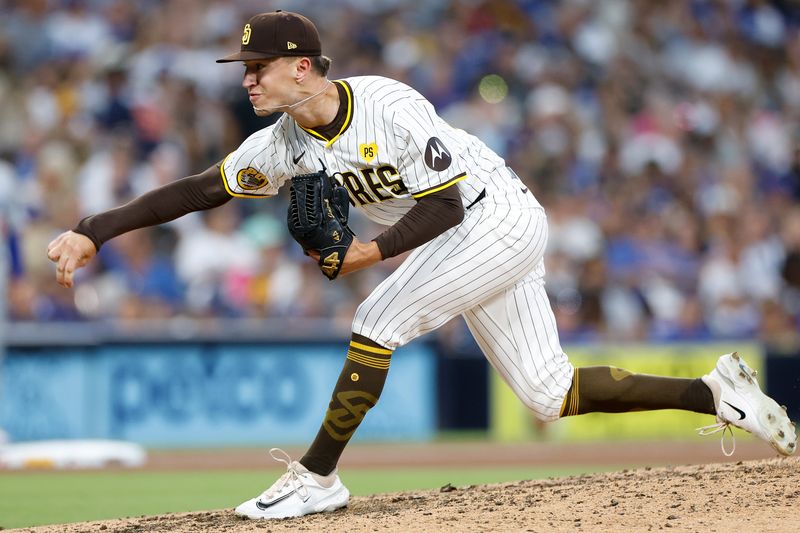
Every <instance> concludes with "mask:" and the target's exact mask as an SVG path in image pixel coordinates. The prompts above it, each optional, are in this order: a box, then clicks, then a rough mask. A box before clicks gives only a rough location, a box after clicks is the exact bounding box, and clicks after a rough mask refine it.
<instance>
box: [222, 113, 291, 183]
mask: <svg viewBox="0 0 800 533" xmlns="http://www.w3.org/2000/svg"><path fill="white" fill-rule="evenodd" d="M274 129H275V126H274V125H273V126H270V127H267V128H264V129H262V130H259V131H257V132H255V133H254V134H252V135H251V136H250V137H248V138H247V139H245V141H244V142H243V143H242V144H241V145H240V146H239V148H237V149H236V150H234V151H233V152H231V153H230V154H228V156H227V157H225V159H224V160H223V161H222V164H221V165H220V167H219V170H220V174H221V176H222V182H223V184H224V185H225V189H226V190H227V191H228V193H229V194H230V195H231V196H237V197H244V198H254V197H267V196H275V195H276V194H278V189H279V188H280V186H281V184H282V183H283V182H284V181H285V175H286V170H285V164H284V162H283V159H284V158H285V155H284V154H285V153H286V150H285V148H284V147H283V146H280V145H281V144H282V143H281V137H282V136H280V135H275V134H274V133H275V132H274Z"/></svg>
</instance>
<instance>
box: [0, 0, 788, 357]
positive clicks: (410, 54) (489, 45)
mask: <svg viewBox="0 0 800 533" xmlns="http://www.w3.org/2000/svg"><path fill="white" fill-rule="evenodd" d="M0 6H1V7H2V14H3V16H2V19H0V212H2V213H3V215H4V216H3V218H4V225H5V233H6V239H5V240H6V242H7V246H8V250H9V251H10V255H9V257H10V265H11V269H10V270H11V272H10V282H9V286H8V290H9V293H8V294H9V296H8V313H9V315H10V317H11V319H12V320H20V321H21V320H26V321H27V320H33V321H43V322H46V321H56V320H94V319H119V320H123V321H127V320H136V319H141V318H147V319H167V318H170V317H205V318H208V317H224V318H238V317H248V318H275V319H279V318H287V319H292V318H296V317H330V316H333V317H334V318H335V319H336V320H337V321H339V322H341V324H342V327H344V328H346V327H347V324H349V320H350V317H351V316H352V312H353V311H354V309H355V307H356V306H357V305H358V303H359V302H360V301H361V299H362V298H363V297H364V296H365V295H366V294H368V292H369V291H370V290H371V289H372V288H373V287H374V286H375V285H376V284H377V283H378V282H380V280H382V279H383V278H384V277H385V276H386V275H387V273H388V272H390V271H391V270H392V269H393V268H395V267H396V265H397V261H399V260H400V259H397V260H394V261H387V262H385V263H383V264H381V265H379V266H378V267H375V268H373V269H370V270H368V271H365V272H361V273H358V274H355V275H352V276H348V277H346V278H343V279H341V280H337V281H336V282H335V283H329V282H328V281H327V280H325V279H324V278H323V277H322V276H321V275H320V274H319V272H318V270H317V268H316V266H315V265H314V264H313V263H312V262H311V261H310V260H309V259H308V258H305V257H304V256H303V255H302V253H300V250H299V247H298V246H297V245H296V244H295V243H294V242H293V241H291V240H290V239H289V240H287V235H288V234H287V231H286V230H285V227H284V217H285V205H286V202H285V198H278V199H260V200H251V199H242V200H234V201H232V202H230V203H228V204H226V206H224V207H222V208H220V209H216V210H211V211H208V212H203V213H194V214H192V215H189V216H187V217H184V218H182V219H179V220H177V221H175V222H172V223H169V224H166V225H164V226H161V227H156V228H150V229H144V230H139V231H135V232H131V233H130V234H127V235H124V236H122V237H119V238H117V239H114V240H112V241H110V242H108V243H106V244H105V245H104V246H103V247H102V249H101V251H100V254H99V256H98V258H97V259H96V260H95V261H93V262H92V263H91V265H90V266H89V267H87V268H86V269H84V270H83V271H82V272H81V273H80V275H79V276H78V282H77V284H76V288H75V289H74V290H65V289H62V288H60V287H59V286H57V285H56V283H55V281H54V267H53V266H52V265H51V264H50V263H49V262H48V260H47V258H46V254H45V249H46V245H47V243H48V242H49V240H51V239H52V238H53V237H55V236H56V235H57V234H58V233H60V232H61V231H63V230H64V229H69V228H72V227H74V226H75V224H76V223H77V222H78V221H79V220H80V219H81V218H82V217H84V216H87V215H89V214H92V213H96V212H97V211H100V210H105V209H108V208H111V207H114V206H116V205H119V204H122V203H124V202H127V201H128V200H130V199H131V198H133V197H135V196H137V195H139V194H141V193H143V192H145V191H148V190H150V189H152V188H154V187H157V186H159V185H162V184H164V183H167V182H169V181H171V180H175V179H178V178H180V177H183V176H187V175H191V174H195V173H199V172H201V171H202V170H204V169H206V168H208V167H209V166H210V165H213V164H214V163H216V162H218V161H220V160H221V159H222V158H223V157H224V156H225V155H227V153H229V152H230V151H232V150H233V149H235V148H236V146H237V145H238V144H239V143H240V142H241V141H242V140H243V139H244V138H245V137H246V136H247V135H249V134H250V133H251V132H253V131H255V130H257V129H259V128H261V127H264V126H265V125H267V124H269V120H270V119H259V118H257V117H255V116H254V115H253V113H252V110H251V109H250V107H249V105H248V101H247V98H246V95H245V93H244V90H243V89H241V87H240V82H241V76H242V69H241V65H237V64H230V65H218V64H215V63H214V60H215V59H216V58H218V57H222V56H223V55H225V54H227V53H229V52H231V51H233V50H236V49H237V48H238V45H239V39H240V35H241V27H242V24H243V22H244V21H246V20H247V18H249V16H251V15H252V14H255V13H258V12H263V11H269V10H272V9H279V8H283V9H289V10H293V11H299V12H301V13H304V14H306V15H308V16H309V17H310V18H312V20H314V21H315V22H316V24H317V27H318V28H319V30H320V33H321V35H322V40H323V52H324V53H325V54H326V55H329V56H330V57H332V58H333V67H332V71H331V77H332V78H343V77H348V76H357V75H366V74H379V75H385V76H389V77H392V78H395V79H399V80H401V81H404V82H407V83H409V84H411V85H412V86H414V87H415V88H417V89H418V90H419V91H420V92H421V93H422V94H423V95H425V96H426V97H427V98H428V99H429V100H431V101H432V102H433V104H434V105H435V106H436V107H437V109H438V110H439V112H440V114H441V115H442V116H443V117H445V119H447V120H448V121H450V122H451V123H452V124H453V125H455V126H457V127H460V128H463V129H465V130H467V131H469V132H471V133H473V134H475V135H477V136H478V137H480V138H481V139H483V140H484V142H486V143H487V144H488V145H489V146H490V147H491V148H493V149H494V150H495V151H497V153H499V154H500V155H501V156H502V157H504V158H505V159H506V161H507V162H508V164H509V165H510V166H511V167H513V168H514V169H515V171H516V172H517V174H519V176H520V177H522V179H523V180H524V181H525V182H526V183H527V185H528V186H529V187H530V188H531V189H532V190H533V192H534V193H535V194H536V195H537V197H538V198H539V200H540V201H541V202H542V204H544V205H545V207H546V209H547V210H548V215H549V221H550V228H551V233H550V242H549V250H548V253H547V259H546V264H547V271H548V274H547V287H548V291H549V294H550V295H551V298H552V302H553V309H554V311H555V314H556V318H557V321H558V323H559V327H560V331H561V334H562V339H563V340H564V341H593V340H613V341H617V340H655V341H671V340H706V339H715V338H725V339H731V338H762V339H764V340H766V341H768V342H769V343H771V344H772V345H773V346H774V348H775V349H786V350H787V351H793V350H795V351H796V350H797V347H798V344H799V343H800V341H798V330H799V329H800V328H799V327H798V326H800V150H798V147H799V146H800V144H798V141H799V140H800V122H798V120H800V7H798V5H797V4H795V3H793V2H789V1H785V2H778V1H766V0H696V1H690V0H675V1H670V2H652V1H648V0H604V1H602V2H594V1H591V0H564V1H560V2H556V1H544V0H520V1H516V2H514V1H509V0H462V1H458V0H449V1H448V0H428V1H425V2H422V1H411V0H406V1H404V0H329V1H327V2H324V3H322V2H313V1H287V2H273V1H252V0H160V1H157V0H139V1H137V2H130V1H127V0H17V1H14V0H0ZM273 120H274V117H273ZM284 194H285V191H284ZM355 226H356V231H357V233H358V234H359V237H360V238H362V240H368V239H369V238H372V237H374V236H375V235H377V234H378V233H379V232H380V231H382V229H381V228H380V227H378V226H376V225H374V224H372V223H370V222H368V221H367V220H366V219H364V218H362V217H358V216H356V217H355Z"/></svg>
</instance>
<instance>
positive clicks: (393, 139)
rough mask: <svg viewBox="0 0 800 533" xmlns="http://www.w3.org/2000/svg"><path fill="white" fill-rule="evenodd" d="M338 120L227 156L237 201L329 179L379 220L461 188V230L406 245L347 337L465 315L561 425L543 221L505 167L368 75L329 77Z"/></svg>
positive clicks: (509, 375)
mask: <svg viewBox="0 0 800 533" xmlns="http://www.w3.org/2000/svg"><path fill="white" fill-rule="evenodd" d="M336 83H339V84H340V85H341V86H342V87H343V88H344V89H345V91H346V94H347V96H348V109H347V118H346V120H345V123H344V125H343V126H342V129H341V131H340V132H339V134H338V135H337V136H336V137H334V138H333V139H331V140H330V141H326V140H325V139H324V138H322V137H321V136H320V135H319V134H317V133H316V132H314V131H311V130H306V129H303V128H302V127H300V126H299V125H298V124H297V123H296V122H295V121H294V120H293V119H292V118H291V117H289V116H288V115H284V116H282V117H281V118H280V119H279V120H278V121H277V122H276V123H275V124H274V125H272V126H269V127H267V128H264V129H263V130H261V131H258V132H256V133H254V134H253V135H252V136H251V137H249V138H248V139H247V140H245V142H244V143H243V144H242V145H241V146H240V147H239V148H238V149H237V150H236V151H234V152H233V153H231V154H230V155H228V157H226V158H225V160H224V162H223V164H222V166H221V173H222V177H223V179H224V181H225V186H226V188H227V189H228V192H229V193H231V194H232V195H234V196H246V197H253V196H256V197H257V196H262V197H263V196H272V195H275V194H276V193H277V192H278V189H279V188H280V187H281V186H282V185H283V184H284V183H285V182H286V181H287V180H289V179H291V177H292V176H294V175H297V174H304V173H309V172H315V171H317V170H319V169H320V168H321V167H322V164H324V165H325V167H326V168H327V169H328V172H329V173H330V174H333V173H338V174H339V175H340V176H341V178H342V181H343V182H344V185H345V186H346V187H347V189H348V192H349V194H350V201H351V203H352V204H353V205H355V206H357V207H360V208H361V209H363V211H364V212H365V214H366V215H367V217H369V218H370V219H372V220H374V221H375V222H378V223H382V224H394V223H395V222H397V221H398V220H399V219H400V218H401V217H402V216H403V215H404V214H405V213H406V212H407V211H408V210H409V209H410V208H411V207H412V206H413V205H414V204H415V202H416V200H415V198H420V197H422V196H425V195H426V194H429V193H431V192H435V191H438V190H441V189H443V188H445V187H448V186H451V185H453V184H455V183H458V189H459V191H460V193H461V199H462V203H463V204H464V206H465V207H470V206H471V205H473V204H474V202H475V201H476V200H478V199H480V203H479V204H477V205H478V206H479V207H478V208H474V209H466V210H465V214H464V220H463V221H462V223H461V224H458V225H457V226H455V227H453V228H451V229H449V230H447V231H445V232H444V233H442V234H441V235H439V236H437V237H435V238H434V239H433V240H431V241H429V242H427V243H425V244H423V245H422V246H420V247H418V248H417V249H415V250H414V251H413V252H412V253H411V254H410V255H409V256H408V258H407V259H406V260H405V261H404V262H403V263H402V264H401V265H400V266H399V267H398V268H397V270H395V271H394V272H393V273H392V274H391V275H390V276H389V277H388V278H386V279H385V280H384V281H383V282H382V283H381V284H380V285H378V287H376V288H375V290H374V291H372V293H371V294H370V295H369V296H368V297H367V298H366V299H365V300H364V301H363V302H362V303H361V305H359V307H358V309H357V310H356V313H355V316H354V318H353V332H354V333H358V334H360V335H363V336H365V337H367V338H369V339H371V340H373V341H374V342H376V343H378V344H380V345H381V346H384V347H386V348H389V349H395V348H398V347H400V346H402V345H404V344H406V343H407V342H409V341H411V340H412V339H414V338H416V337H418V336H420V335H423V334H425V333H426V332H428V331H432V330H434V329H436V328H438V327H440V326H441V325H443V324H445V323H446V322H448V321H449V320H451V319H452V318H454V317H456V316H459V315H460V316H463V317H464V319H465V320H466V322H467V325H468V326H469V328H470V331H471V332H472V334H473V336H474V337H475V339H476V341H477V342H478V344H479V346H480V347H481V350H482V351H483V353H484V354H485V355H486V357H487V359H488V360H489V362H490V363H491V364H492V365H493V366H494V367H495V368H496V369H497V371H498V372H499V373H500V375H501V376H502V377H503V379H505V381H506V382H507V383H508V384H509V385H510V386H511V388H512V390H514V392H515V393H516V394H517V396H519V398H520V399H521V400H522V401H523V402H524V403H525V405H527V406H528V407H530V408H531V409H532V410H533V411H534V412H535V413H536V415H537V416H538V417H539V418H541V419H544V420H551V419H554V418H558V416H559V409H560V407H561V405H562V403H563V398H564V395H565V394H566V392H567V390H568V389H569V387H570V384H571V382H572V375H573V367H572V365H571V364H570V363H569V361H568V360H567V357H566V355H565V354H564V352H563V350H562V349H561V346H560V344H559V341H558V332H557V331H556V327H555V319H554V318H553V313H552V311H551V310H550V304H549V301H548V298H547V294H546V292H545V290H544V281H543V276H544V263H543V260H542V257H543V254H544V249H545V243H546V242H547V220H546V217H545V215H544V210H543V209H542V207H541V205H539V203H538V202H537V201H536V199H535V198H534V197H533V195H532V194H531V193H530V192H528V190H527V188H526V187H525V186H524V184H523V183H522V182H521V181H520V180H519V178H517V177H516V175H515V174H514V172H513V171H512V170H511V169H509V168H508V167H506V165H505V162H504V161H503V159H502V158H500V157H499V156H497V155H496V154H495V153H494V152H492V151H491V150H490V149H489V148H487V147H486V145H484V144H483V143H482V142H481V141H480V140H478V139H477V138H475V137H473V136H471V135H469V134H467V133H466V132H464V131H462V130H458V129H455V128H453V127H451V126H450V125H448V124H447V123H446V122H445V121H443V120H442V119H441V118H439V116H438V115H437V114H436V111H435V110H434V108H433V106H432V105H431V104H430V103H429V102H428V101H427V100H426V99H425V98H424V97H423V96H422V95H420V94H419V93H418V92H417V91H415V90H414V89H412V88H411V87H409V86H407V85H405V84H403V83H400V82H398V81H394V80H390V79H387V78H381V77H378V76H367V77H357V78H348V79H345V80H338V81H336Z"/></svg>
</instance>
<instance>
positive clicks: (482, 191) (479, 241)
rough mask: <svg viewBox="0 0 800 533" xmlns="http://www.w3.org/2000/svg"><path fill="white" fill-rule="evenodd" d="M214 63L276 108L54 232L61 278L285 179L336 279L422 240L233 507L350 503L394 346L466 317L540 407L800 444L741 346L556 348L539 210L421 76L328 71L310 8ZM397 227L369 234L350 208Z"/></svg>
mask: <svg viewBox="0 0 800 533" xmlns="http://www.w3.org/2000/svg"><path fill="white" fill-rule="evenodd" d="M218 61H219V62H229V61H238V62H241V63H242V65H243V67H244V73H243V79H242V86H243V87H244V89H245V91H246V92H247V95H248V97H249V99H250V103H251V104H252V106H253V110H254V112H255V113H256V114H257V115H264V116H265V115H268V114H271V113H274V112H276V111H283V112H284V114H283V115H282V116H281V118H280V119H278V121H277V122H276V123H275V124H273V125H271V126H269V127H266V128H264V129H262V130H260V131H258V132H256V133H254V134H253V135H252V136H250V137H249V138H248V139H247V140H245V141H244V142H243V143H242V145H241V146H239V147H238V148H237V149H236V150H234V151H233V152H231V153H230V154H228V155H227V156H226V157H225V158H224V159H223V160H222V161H221V162H220V163H219V164H218V165H215V166H213V167H212V168H209V169H208V170H206V171H205V172H203V173H201V174H198V175H196V176H191V177H187V178H184V179H182V180H178V181H176V182H174V183H171V184H169V185H166V186H164V187H162V188H160V189H157V190H154V191H152V192H150V193H147V194H145V195H143V196H141V197H139V198H138V199H136V200H134V201H132V202H130V203H128V204H126V205H124V206H121V207H118V208H116V209H113V210H110V211H107V212H104V213H100V214H97V215H94V216H90V217H88V218H86V219H84V220H82V221H80V223H79V224H78V225H77V227H76V228H75V229H73V230H71V231H67V232H65V233H63V234H62V235H60V236H59V237H58V238H56V239H55V240H54V241H53V242H52V243H50V245H49V248H48V256H49V257H50V259H51V260H52V261H54V262H55V263H57V272H56V277H57V281H58V282H59V283H60V284H61V285H63V286H65V287H71V286H72V284H73V276H74V273H75V270H76V269H77V268H79V267H82V266H84V265H85V264H86V263H87V262H88V261H89V260H90V259H91V258H92V257H93V256H94V255H95V253H96V252H97V250H98V249H99V248H100V247H101V246H102V244H103V243H104V242H105V241H107V240H109V239H111V238H113V237H115V236H117V235H120V234H122V233H124V232H127V231H130V230H132V229H135V228H140V227H144V226H149V225H154V224H160V223H164V222H167V221H169V220H173V219H175V218H177V217H180V216H182V215H184V214H186V213H189V212H192V211H198V210H203V209H209V208H214V207H217V206H220V205H222V204H224V203H226V202H228V201H229V200H231V198H233V197H244V198H262V197H269V196H274V195H276V194H277V193H278V190H279V189H280V188H281V187H284V186H286V187H291V195H290V196H291V201H290V206H289V209H288V214H287V224H288V226H289V231H290V232H291V234H292V236H293V237H294V238H295V239H296V240H297V241H298V242H299V243H300V245H301V246H302V247H303V249H304V251H305V252H306V254H307V255H309V256H310V257H311V258H313V260H314V261H316V262H317V264H318V265H319V268H320V271H321V275H325V276H326V277H328V278H329V279H335V278H336V277H337V276H343V275H346V274H348V273H350V272H353V271H355V270H358V269H362V268H367V267H369V266H371V265H373V264H375V263H378V262H380V261H382V260H385V259H387V258H389V257H393V256H396V255H398V254H401V253H403V252H406V251H409V250H413V252H412V253H411V254H410V255H409V256H408V258H407V259H406V260H405V261H404V262H403V263H402V265H401V266H400V267H399V268H398V269H397V270H396V271H395V272H394V273H393V274H391V275H390V276H389V277H388V278H387V279H386V280H384V281H383V283H381V284H380V285H379V286H378V287H377V288H376V289H375V290H374V291H373V292H372V293H371V294H370V295H369V296H368V297H367V298H366V300H364V302H363V303H362V304H361V305H360V306H359V307H358V310H357V311H356V314H355V317H354V319H353V326H352V339H351V341H350V345H349V347H348V349H347V354H346V359H345V362H344V368H343V370H342V373H341V375H340V377H339V380H338V382H337V383H336V386H335V388H334V391H333V394H332V397H331V401H330V405H329V408H328V410H327V413H326V414H325V417H324V419H323V421H322V424H321V427H320V429H319V433H318V434H317V436H316V438H315V440H314V442H313V443H312V444H311V446H310V447H309V449H308V451H307V452H306V454H305V455H304V456H303V457H302V458H301V459H300V460H299V461H292V460H291V458H289V457H288V456H286V454H283V453H282V452H280V451H279V450H277V449H273V454H274V457H275V458H276V459H278V460H281V461H284V462H285V463H286V465H287V472H286V473H285V474H284V475H283V476H282V477H281V478H280V479H279V480H278V481H276V482H275V483H274V484H273V485H272V486H271V487H269V488H268V489H267V490H266V491H264V492H263V493H262V494H260V495H258V496H257V497H255V498H253V499H251V500H248V501H246V502H244V503H242V504H241V505H239V506H238V507H237V508H236V513H237V514H240V515H244V516H247V517H250V518H286V517H296V516H302V515H306V514H309V513H315V512H323V511H332V510H334V509H338V508H340V507H344V506H346V505H347V503H348V499H349V492H348V490H347V488H346V487H345V486H344V485H343V484H342V482H341V480H340V479H339V476H338V475H337V471H336V464H337V462H338V460H339V457H340V455H341V453H342V451H343V450H344V448H345V446H346V445H347V443H348V441H349V440H350V438H351V437H352V435H353V434H354V432H355V431H356V430H357V428H358V426H359V424H360V423H361V421H362V420H363V418H364V416H365V415H366V414H367V412H368V411H369V410H370V409H371V408H372V407H374V406H375V405H376V403H377V402H378V399H379V398H380V395H381V390H382V389H383V385H384V381H385V380H386V376H387V372H388V369H389V366H390V362H391V358H392V353H393V351H394V350H395V349H397V348H398V347H400V346H403V345H404V344H406V343H408V342H410V341H411V340H413V339H415V338H416V337H419V336H420V335H423V334H425V333H427V332H429V331H432V330H435V329H436V328H438V327H440V326H442V325H443V324H445V323H446V322H447V321H449V320H450V319H452V318H454V317H456V316H459V315H460V316H462V317H464V319H465V320H466V322H467V325H468V326H469V329H470V331H471V332H472V334H473V335H474V337H475V339H476V340H477V342H478V344H479V345H480V347H481V350H482V351H483V353H484V355H485V356H486V358H487V359H488V360H489V362H490V363H491V365H492V366H493V367H494V368H495V370H496V371H497V372H498V373H499V374H500V375H501V376H502V377H503V379H504V380H505V381H506V382H507V383H508V384H509V385H510V386H511V388H512V389H513V390H514V392H515V393H516V395H517V396H518V397H519V399H520V400H521V401H522V402H523V403H524V404H525V405H526V406H528V407H529V408H530V409H531V410H532V411H533V412H534V413H535V415H536V416H537V417H538V418H540V419H542V420H555V419H557V418H559V417H562V416H573V415H579V414H582V413H589V412H598V411H599V412H624V411H633V410H636V411H641V410H653V409H684V410H689V411H696V412H700V413H708V414H710V415H715V416H716V420H717V423H716V424H714V425H712V426H709V428H705V430H706V432H708V431H718V430H723V429H725V428H727V427H728V426H729V425H730V424H732V425H734V426H737V427H740V428H742V429H744V430H746V431H749V432H751V433H754V434H755V435H758V436H759V437H760V438H762V439H764V440H765V441H767V442H768V443H769V444H771V445H772V446H773V447H774V448H775V449H776V450H777V451H778V452H780V453H782V454H785V455H789V454H792V453H793V452H794V451H795V447H796V435H795V430H794V426H793V424H792V423H791V422H790V420H789V419H788V417H787V415H786V413H785V410H784V409H782V408H781V407H780V406H778V405H777V404H776V403H775V402H774V401H773V400H772V399H770V398H769V397H767V396H766V395H765V394H763V393H762V392H761V390H760V388H759V386H758V382H757V380H756V378H755V374H754V372H753V371H752V370H751V369H750V368H749V367H748V366H747V365H746V364H745V362H744V361H743V360H742V359H741V357H739V356H738V355H737V354H735V353H734V354H726V355H723V356H721V357H720V358H719V361H718V363H717V365H716V367H715V368H713V369H711V371H710V372H709V373H708V374H707V375H705V376H703V377H700V378H697V379H679V378H669V377H659V376H650V375H640V374H633V373H630V372H627V371H625V370H622V369H619V368H613V367H590V368H574V367H573V366H572V365H571V364H570V362H569V360H568V358H567V356H566V355H565V353H564V351H563V350H562V348H561V345H560V343H559V338H558V332H557V331H556V323H555V319H554V317H553V313H552V311H551V309H550V305H549V301H548V298H547V294H546V293H545V289H544V273H545V272H544V263H543V254H544V250H545V243H546V241H547V218H546V216H545V211H544V209H543V208H542V206H541V205H540V204H539V202H538V201H537V200H536V198H535V197H534V196H533V194H531V192H530V191H529V190H528V189H527V188H526V187H525V184H524V183H523V182H522V181H520V179H519V178H518V177H517V176H516V174H514V171H513V170H511V169H510V168H508V167H507V166H506V164H505V162H504V161H503V159H502V158H501V157H499V156H498V155H497V154H495V153H494V152H492V151H491V150H490V149H489V148H487V146H486V145H485V144H484V143H483V142H481V141H480V140H479V139H477V138H475V137H473V136H472V135H469V134H468V133H466V132H464V131H462V130H458V129H455V128H453V127H451V126H450V125H449V124H447V123H446V122H445V121H444V120H442V119H441V118H440V117H439V116H438V115H437V113H436V110H435V109H434V108H433V106H432V105H431V104H430V103H429V102H428V101H427V100H426V99H425V97H423V96H422V95H421V94H420V93H418V92H417V91H415V90H414V89H413V88H411V87H409V86H408V85H405V84H403V83H400V82H398V81H395V80H392V79H388V78H384V77H379V76H359V77H353V78H347V79H339V80H329V79H328V77H327V73H328V69H329V66H330V59H328V58H327V57H325V56H323V55H322V48H321V44H320V39H319V35H318V33H317V29H316V28H315V26H314V24H313V23H312V22H311V21H310V20H308V19H307V18H305V17H304V16H302V15H299V14H296V13H290V12H285V11H277V12H271V13H262V14H259V15H256V16H254V17H252V18H251V19H250V20H249V21H248V22H247V24H245V26H244V28H243V29H242V36H241V49H240V50H239V51H238V52H236V53H234V54H231V55H229V56H227V57H225V58H222V59H220V60H218ZM351 207H352V208H357V209H361V210H362V211H363V212H364V213H365V215H366V216H367V217H369V218H370V219H372V220H374V221H375V222H378V223H380V224H383V225H386V226H387V229H386V230H385V231H383V233H381V234H380V235H377V236H375V237H374V238H373V239H372V240H369V241H362V240H359V239H358V238H357V237H355V236H354V235H353V234H352V232H351V231H350V230H349V228H348V226H347V217H348V212H349V209H350V208H351Z"/></svg>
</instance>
